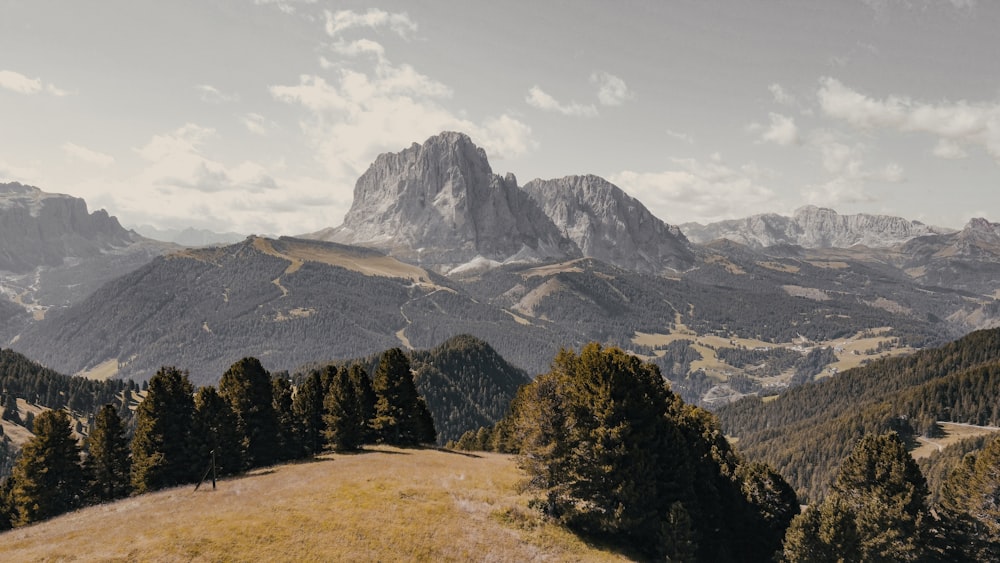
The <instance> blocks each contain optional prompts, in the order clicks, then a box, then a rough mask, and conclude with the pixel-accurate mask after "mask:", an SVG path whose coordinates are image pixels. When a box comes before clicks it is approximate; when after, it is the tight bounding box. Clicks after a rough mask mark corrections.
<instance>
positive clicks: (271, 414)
mask: <svg viewBox="0 0 1000 563" xmlns="http://www.w3.org/2000/svg"><path fill="white" fill-rule="evenodd" d="M219 395H221V396H222V398H224V399H225V400H226V402H227V403H229V407H230V408H231V409H233V412H234V413H235V414H236V429H237V431H238V433H239V436H240V441H241V444H242V451H243V462H244V467H245V468H247V469H251V468H254V467H262V466H265V465H271V464H273V463H275V462H276V461H278V460H279V459H280V441H279V440H280V429H279V427H278V417H277V414H276V413H275V411H274V393H273V388H272V384H271V376H270V374H268V372H267V370H265V369H264V366H262V365H261V364H260V361H259V360H257V359H256V358H243V359H242V360H240V361H238V362H236V363H235V364H233V365H232V367H230V368H229V369H228V370H227V371H226V373H224V374H223V375H222V379H221V380H220V381H219Z"/></svg>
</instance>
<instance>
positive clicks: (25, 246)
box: [0, 182, 137, 273]
mask: <svg viewBox="0 0 1000 563" xmlns="http://www.w3.org/2000/svg"><path fill="white" fill-rule="evenodd" d="M133 238H137V237H135V235H133V234H132V233H130V232H129V231H126V230H125V229H124V228H122V226H121V225H120V224H119V223H118V220H117V219H115V218H114V217H110V216H109V215H108V214H107V212H106V211H104V210H103V209H102V210H98V211H95V212H93V213H88V212H87V204H86V202H84V201H83V200H82V199H79V198H75V197H70V196H67V195H61V194H49V193H45V192H43V191H42V190H40V189H38V188H35V187H33V186H25V185H22V184H19V183H16V182H13V183H8V184H0V271H7V272H14V273H22V272H28V271H31V270H32V269H34V268H35V267H37V266H59V265H61V264H62V263H63V260H64V259H65V258H69V257H73V258H85V257H89V256H94V255H97V254H100V253H101V252H102V251H106V250H108V249H110V248H114V247H120V246H125V245H128V244H131V243H132V242H133Z"/></svg>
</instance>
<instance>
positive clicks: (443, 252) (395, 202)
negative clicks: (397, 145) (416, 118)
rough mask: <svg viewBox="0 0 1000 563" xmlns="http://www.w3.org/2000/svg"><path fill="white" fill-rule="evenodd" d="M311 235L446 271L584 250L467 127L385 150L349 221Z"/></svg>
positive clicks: (366, 177) (357, 194)
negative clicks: (502, 171)
mask: <svg viewBox="0 0 1000 563" xmlns="http://www.w3.org/2000/svg"><path fill="white" fill-rule="evenodd" d="M309 238H316V239H319V240H326V241H334V242H340V243H345V244H352V245H360V246H369V247H375V248H380V249H384V250H386V251H388V252H389V254H391V255H392V256H394V257H396V258H399V259H402V260H407V261H411V262H413V263H416V264H420V265H423V266H427V267H432V268H435V269H439V270H442V271H447V270H449V269H451V268H454V267H456V266H459V265H463V264H467V263H469V262H472V261H480V262H486V263H505V262H525V261H527V262H538V261H542V260H548V259H559V258H566V257H573V256H578V255H579V249H577V248H576V246H575V245H574V244H573V243H572V242H571V241H569V240H567V239H566V238H565V237H564V236H562V234H560V233H559V230H558V229H557V228H556V227H555V225H553V224H552V222H551V221H550V220H549V219H548V217H546V215H545V213H543V212H542V210H541V209H540V208H539V207H538V205H537V204H536V203H535V202H534V200H532V199H531V198H530V197H529V196H528V195H527V194H526V193H524V192H523V191H522V190H521V189H520V188H518V186H517V180H516V178H514V176H513V175H512V174H508V175H507V176H505V177H503V178H501V177H500V176H498V175H496V174H494V173H493V171H492V169H491V168H490V165H489V162H488V161H487V158H486V152H485V151H483V149H481V148H479V147H477V146H475V145H474V144H473V143H472V141H471V140H470V139H469V137H467V136H466V135H464V134H461V133H441V134H439V135H436V136H434V137H431V138H429V139H427V141H425V142H424V143H423V144H422V145H418V144H416V143H414V144H413V145H412V146H411V147H410V148H408V149H406V150H404V151H402V152H399V153H389V154H382V155H379V157H378V158H376V159H375V162H374V163H372V165H371V166H370V167H369V168H368V170H367V171H366V172H365V173H364V174H363V175H362V176H361V177H360V178H359V179H358V181H357V184H356V185H355V188H354V203H353V204H352V205H351V209H350V210H349V211H348V212H347V215H346V216H345V217H344V223H343V225H341V226H340V227H337V228H333V229H327V230H324V231H320V232H318V233H314V234H313V235H310V237H309Z"/></svg>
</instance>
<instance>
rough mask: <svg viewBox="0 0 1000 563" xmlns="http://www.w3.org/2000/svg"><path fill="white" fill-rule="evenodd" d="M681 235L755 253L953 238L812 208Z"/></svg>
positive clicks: (895, 220) (692, 227)
mask: <svg viewBox="0 0 1000 563" xmlns="http://www.w3.org/2000/svg"><path fill="white" fill-rule="evenodd" d="M681 229H682V230H683V231H684V233H685V234H686V235H687V236H688V238H689V239H690V240H692V241H693V242H696V243H706V242H711V241H713V240H716V239H721V238H725V239H729V240H731V241H734V242H738V243H741V244H745V245H747V246H752V247H755V248H764V247H769V246H779V245H796V246H802V247H805V248H831V247H835V248H849V247H851V246H854V245H862V246H870V247H877V248H883V247H889V246H893V245H896V244H901V243H904V242H906V241H908V240H911V239H914V238H916V237H920V236H925V235H934V234H945V233H950V232H953V231H952V230H951V229H943V228H940V227H930V226H927V225H925V224H923V223H921V222H919V221H908V220H906V219H902V218H900V217H891V216H887V215H867V214H864V213H861V214H857V215H840V214H838V213H837V212H836V211H834V210H832V209H826V208H821V207H815V206H812V205H807V206H805V207H801V208H799V209H797V210H796V211H795V213H794V214H793V215H792V216H791V217H787V216H784V215H777V214H774V213H766V214H762V215H753V216H750V217H746V218H743V219H732V220H729V221H719V222H717V223H709V224H708V225H702V224H700V223H685V224H683V225H681Z"/></svg>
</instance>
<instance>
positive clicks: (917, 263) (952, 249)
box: [900, 218, 1000, 299]
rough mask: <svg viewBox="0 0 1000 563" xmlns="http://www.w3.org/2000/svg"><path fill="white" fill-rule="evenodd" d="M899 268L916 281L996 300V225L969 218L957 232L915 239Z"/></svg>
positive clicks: (999, 232) (999, 236)
mask: <svg viewBox="0 0 1000 563" xmlns="http://www.w3.org/2000/svg"><path fill="white" fill-rule="evenodd" d="M901 255H902V257H901V259H900V261H901V262H900V266H901V267H902V268H903V269H905V271H906V272H907V273H908V274H909V275H910V276H912V277H913V278H914V279H916V280H918V281H919V282H921V283H923V284H926V285H932V286H941V287H954V288H957V289H961V290H964V291H970V292H974V293H976V294H980V295H986V296H990V297H992V298H993V299H998V298H1000V287H998V284H997V280H998V279H1000V223H991V222H989V221H987V220H986V219H981V218H980V219H972V220H970V221H969V222H968V223H967V224H966V225H965V227H964V228H963V229H962V230H961V231H958V232H955V233H948V234H938V235H932V236H923V237H919V238H915V239H913V240H911V241H909V242H907V243H906V244H904V245H903V246H902V248H901Z"/></svg>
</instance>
